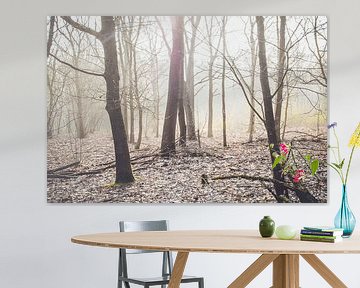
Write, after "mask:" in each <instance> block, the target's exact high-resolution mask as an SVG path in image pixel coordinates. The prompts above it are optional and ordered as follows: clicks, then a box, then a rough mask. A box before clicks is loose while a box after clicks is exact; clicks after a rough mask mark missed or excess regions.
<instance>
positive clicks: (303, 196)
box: [211, 174, 319, 203]
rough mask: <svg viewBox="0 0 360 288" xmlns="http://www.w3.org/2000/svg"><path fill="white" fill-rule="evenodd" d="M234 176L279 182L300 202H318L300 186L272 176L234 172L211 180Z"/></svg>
mask: <svg viewBox="0 0 360 288" xmlns="http://www.w3.org/2000/svg"><path fill="white" fill-rule="evenodd" d="M234 178H242V179H246V180H255V181H262V182H272V183H281V184H282V185H284V187H285V188H286V189H289V190H291V191H294V192H295V194H296V196H297V197H298V198H299V200H300V202H301V203H319V200H317V199H316V198H315V197H314V196H313V195H312V194H311V193H310V192H309V191H304V190H301V189H300V188H298V187H296V186H293V185H289V184H288V183H286V182H282V181H279V180H276V179H273V178H267V177H261V176H254V175H246V174H234V175H225V176H215V177H212V178H211V180H226V179H234ZM272 194H273V193H272ZM277 200H278V199H277Z"/></svg>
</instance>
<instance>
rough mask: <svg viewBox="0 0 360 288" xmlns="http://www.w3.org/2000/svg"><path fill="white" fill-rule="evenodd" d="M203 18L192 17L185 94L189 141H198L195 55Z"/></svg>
mask: <svg viewBox="0 0 360 288" xmlns="http://www.w3.org/2000/svg"><path fill="white" fill-rule="evenodd" d="M200 19H201V16H196V19H195V16H191V24H192V35H191V40H190V48H189V59H188V65H187V72H186V93H185V111H186V121H187V133H188V138H189V140H196V131H195V112H194V111H195V90H194V53H195V41H196V32H197V28H198V26H199V23H200Z"/></svg>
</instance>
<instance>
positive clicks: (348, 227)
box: [334, 185, 356, 237]
mask: <svg viewBox="0 0 360 288" xmlns="http://www.w3.org/2000/svg"><path fill="white" fill-rule="evenodd" d="M334 224H335V227H336V228H342V229H344V234H343V237H350V236H351V234H352V233H353V231H354V229H355V224H356V219H355V216H354V214H353V213H352V212H351V210H350V207H349V203H348V197H347V190H346V185H343V187H342V200H341V206H340V209H339V211H338V213H337V214H336V217H335V220H334Z"/></svg>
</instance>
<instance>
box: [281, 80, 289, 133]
mask: <svg viewBox="0 0 360 288" xmlns="http://www.w3.org/2000/svg"><path fill="white" fill-rule="evenodd" d="M286 78H287V76H286ZM289 99H290V92H289V83H288V80H287V83H286V102H285V111H284V124H283V130H282V136H281V139H285V132H286V125H287V119H288V110H289Z"/></svg>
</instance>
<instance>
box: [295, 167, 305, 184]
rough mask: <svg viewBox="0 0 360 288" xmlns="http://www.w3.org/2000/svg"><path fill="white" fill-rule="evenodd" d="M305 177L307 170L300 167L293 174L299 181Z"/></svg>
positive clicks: (296, 181)
mask: <svg viewBox="0 0 360 288" xmlns="http://www.w3.org/2000/svg"><path fill="white" fill-rule="evenodd" d="M304 177H305V171H304V170H303V169H298V170H296V171H295V174H294V176H293V181H294V182H295V183H299V182H300V181H301V180H302V179H303V178H304Z"/></svg>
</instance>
